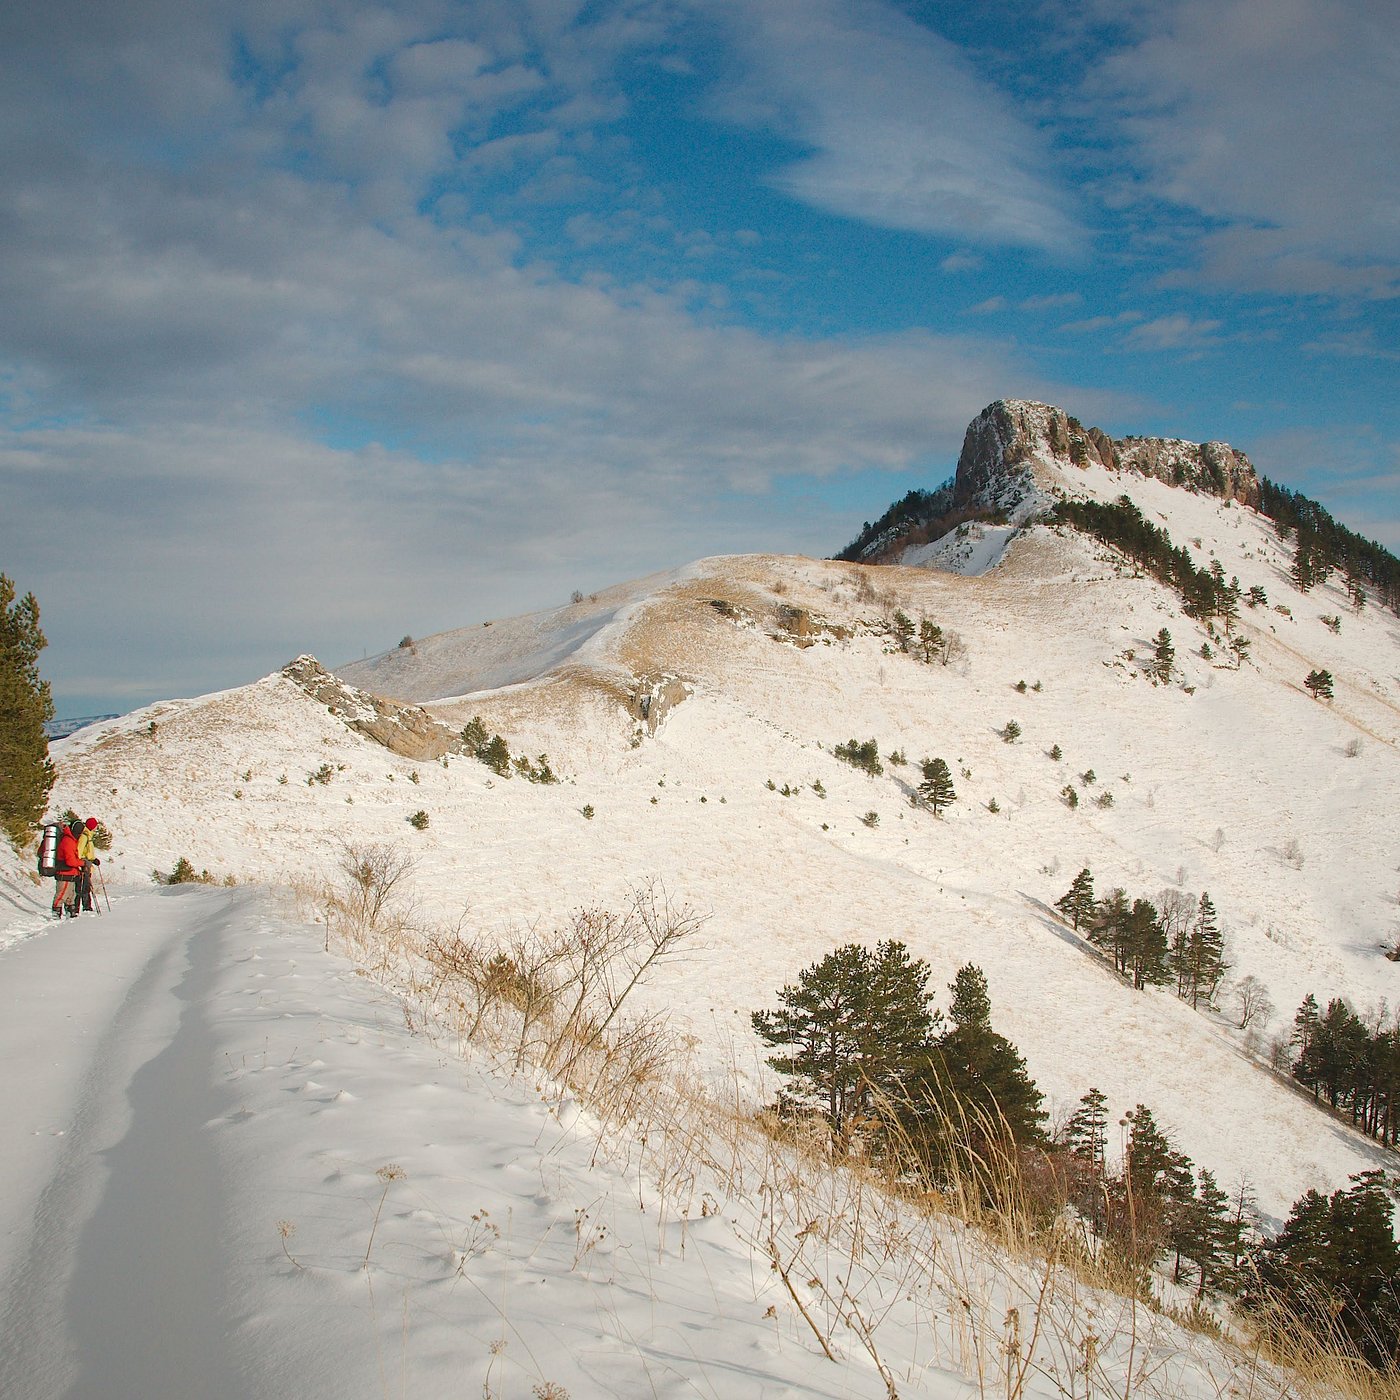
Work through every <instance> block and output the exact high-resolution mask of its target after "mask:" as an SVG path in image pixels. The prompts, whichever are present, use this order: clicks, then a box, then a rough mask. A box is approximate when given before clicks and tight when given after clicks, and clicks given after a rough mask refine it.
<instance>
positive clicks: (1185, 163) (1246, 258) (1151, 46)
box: [1089, 0, 1400, 297]
mask: <svg viewBox="0 0 1400 1400" xmlns="http://www.w3.org/2000/svg"><path fill="white" fill-rule="evenodd" d="M1149 16H1150V17H1149ZM1139 19H1140V20H1145V22H1147V23H1150V25H1151V30H1150V32H1147V33H1145V34H1143V36H1142V37H1141V38H1140V39H1139V40H1138V41H1137V42H1134V43H1133V44H1132V45H1131V46H1129V47H1128V48H1126V49H1125V50H1123V51H1121V52H1120V53H1118V54H1117V55H1115V56H1113V57H1111V58H1109V59H1108V60H1107V61H1106V62H1104V63H1102V64H1099V65H1097V66H1096V67H1095V68H1094V70H1093V72H1092V74H1091V75H1090V78H1089V84H1090V88H1091V89H1092V92H1093V93H1100V92H1103V91H1104V90H1106V89H1107V90H1109V91H1111V92H1114V93H1115V94H1116V100H1117V101H1118V103H1119V104H1120V105H1119V113H1120V118H1121V120H1122V123H1123V129H1124V131H1125V133H1126V135H1127V136H1128V138H1129V141H1130V142H1131V147H1132V148H1131V150H1130V152H1129V155H1130V158H1131V159H1132V160H1133V161H1134V162H1135V163H1136V164H1137V165H1138V167H1139V168H1140V169H1141V171H1142V172H1143V174H1144V176H1145V178H1146V180H1147V182H1148V186H1149V188H1150V190H1151V192H1152V193H1153V194H1155V195H1157V196H1158V197H1160V198H1165V199H1168V200H1171V201H1174V202H1175V203H1177V204H1181V205H1185V206H1188V207H1190V208H1192V209H1195V210H1198V211H1200V212H1201V213H1202V214H1204V215H1206V216H1208V217H1209V218H1211V219H1215V220H1222V221H1226V222H1227V223H1229V224H1230V225H1232V226H1233V227H1231V228H1229V229H1227V230H1225V231H1224V232H1223V233H1218V234H1216V235H1214V236H1212V237H1210V238H1208V239H1207V240H1206V241H1205V243H1204V246H1203V248H1202V265H1201V272H1202V274H1203V275H1204V276H1205V277H1206V278H1208V279H1209V280H1212V281H1219V282H1224V283H1228V284H1230V285H1234V286H1240V287H1244V288H1247V289H1252V290H1264V291H1272V292H1278V293H1283V294H1293V293H1305V294H1307V293H1323V294H1328V295H1339V296H1349V297H1377V296H1394V295H1396V294H1397V289H1400V256H1397V250H1400V162H1397V161H1396V155H1395V153H1396V152H1397V151H1400V82H1397V81H1396V75H1397V73H1400V11H1398V10H1397V9H1396V7H1395V5H1394V4H1393V3H1391V0H1177V3H1174V4H1170V5H1161V6H1157V7H1155V8H1154V9H1153V10H1152V11H1150V12H1148V15H1147V16H1143V15H1140V16H1139Z"/></svg>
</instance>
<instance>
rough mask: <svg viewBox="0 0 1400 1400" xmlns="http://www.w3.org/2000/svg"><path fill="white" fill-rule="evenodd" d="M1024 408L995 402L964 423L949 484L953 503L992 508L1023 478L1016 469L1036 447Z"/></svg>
mask: <svg viewBox="0 0 1400 1400" xmlns="http://www.w3.org/2000/svg"><path fill="white" fill-rule="evenodd" d="M1023 407H1024V405H1021V404H1018V403H1013V402H1009V401H1008V400H1005V399H998V400H997V402H996V403H994V404H990V405H989V406H988V407H986V408H984V409H983V410H982V412H981V413H979V414H978V415H977V417H976V418H974V419H973V420H972V422H971V423H969V424H968V427H967V433H966V434H965V435H964V437H963V446H962V453H961V454H960V455H959V457H958V470H957V476H956V477H955V478H954V483H953V504H954V506H955V507H958V508H963V507H967V506H971V505H974V504H975V505H983V506H989V507H990V506H993V505H994V504H995V503H997V502H998V499H999V498H1001V497H1005V496H1006V495H1007V494H1008V492H1009V490H1010V489H1011V488H1013V487H1014V486H1016V485H1017V484H1019V483H1020V482H1021V480H1022V478H1023V477H1024V476H1025V475H1026V473H1025V472H1024V471H1023V470H1019V469H1020V468H1021V466H1022V464H1023V463H1024V462H1025V461H1026V459H1027V458H1028V457H1029V456H1030V455H1031V453H1032V452H1033V451H1034V450H1035V447H1036V446H1037V445H1039V442H1040V434H1039V432H1038V431H1037V430H1036V427H1035V425H1033V424H1032V423H1030V422H1029V421H1028V420H1027V419H1026V416H1025V414H1024V413H1023V412H1021V411H1020V410H1022V409H1023Z"/></svg>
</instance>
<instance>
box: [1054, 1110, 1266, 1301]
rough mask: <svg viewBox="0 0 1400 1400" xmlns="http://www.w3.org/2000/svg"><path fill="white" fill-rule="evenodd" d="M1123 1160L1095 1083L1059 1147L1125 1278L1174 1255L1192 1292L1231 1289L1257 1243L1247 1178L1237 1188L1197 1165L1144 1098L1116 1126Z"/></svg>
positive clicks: (1072, 1198)
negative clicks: (1114, 1157)
mask: <svg viewBox="0 0 1400 1400" xmlns="http://www.w3.org/2000/svg"><path fill="white" fill-rule="evenodd" d="M1117 1126H1118V1127H1119V1130H1120V1133H1121V1134H1122V1161H1121V1164H1119V1165H1118V1166H1116V1167H1110V1165H1109V1156H1108V1146H1109V1137H1110V1133H1109V1127H1110V1125H1109V1121H1108V1107H1107V1100H1106V1099H1105V1097H1104V1095H1103V1094H1102V1093H1101V1092H1100V1091H1099V1090H1098V1089H1090V1090H1089V1092H1088V1093H1087V1094H1085V1095H1084V1097H1083V1098H1082V1099H1081V1100H1080V1101H1079V1106H1078V1107H1077V1108H1076V1109H1075V1112H1074V1114H1073V1115H1072V1116H1071V1118H1070V1119H1069V1122H1068V1123H1067V1124H1066V1125H1065V1128H1064V1130H1063V1132H1062V1134H1061V1137H1060V1141H1059V1143H1058V1144H1057V1145H1058V1147H1059V1148H1060V1150H1061V1151H1062V1153H1063V1154H1064V1160H1065V1166H1066V1176H1065V1180H1066V1195H1067V1199H1068V1202H1069V1204H1071V1205H1072V1206H1074V1208H1075V1209H1076V1211H1078V1213H1079V1215H1080V1217H1081V1218H1082V1219H1083V1220H1085V1221H1086V1222H1088V1224H1089V1225H1090V1227H1091V1229H1092V1230H1093V1232H1094V1234H1095V1236H1096V1237H1097V1238H1098V1239H1099V1240H1100V1241H1101V1243H1102V1244H1103V1245H1104V1246H1105V1247H1106V1249H1107V1250H1108V1251H1109V1254H1110V1256H1111V1257H1112V1258H1113V1259H1116V1260H1118V1261H1120V1263H1121V1264H1122V1265H1123V1266H1125V1268H1126V1270H1127V1273H1128V1275H1129V1278H1128V1280H1127V1281H1128V1282H1129V1283H1130V1284H1131V1285H1132V1286H1135V1287H1138V1288H1144V1287H1145V1286H1146V1284H1147V1281H1148V1276H1149V1274H1150V1273H1151V1271H1152V1270H1153V1269H1154V1268H1155V1267H1156V1266H1157V1265H1158V1264H1159V1263H1161V1262H1162V1261H1163V1260H1165V1259H1166V1258H1167V1257H1169V1256H1170V1257H1171V1258H1172V1277H1173V1279H1174V1280H1175V1281H1177V1282H1181V1281H1182V1279H1183V1277H1185V1276H1186V1275H1187V1273H1188V1268H1189V1270H1190V1271H1192V1275H1193V1276H1194V1279H1195V1283H1196V1296H1197V1297H1198V1298H1199V1297H1202V1296H1204V1294H1205V1292H1206V1290H1207V1289H1214V1290H1217V1291H1219V1290H1224V1291H1235V1289H1237V1288H1238V1286H1239V1284H1240V1283H1241V1282H1242V1280H1243V1279H1244V1277H1245V1276H1246V1273H1245V1269H1244V1267H1243V1266H1244V1265H1245V1262H1246V1259H1247V1255H1248V1252H1249V1250H1250V1248H1251V1247H1252V1245H1253V1244H1254V1243H1255V1241H1256V1239H1257V1236H1256V1234H1255V1229H1256V1225H1257V1215H1256V1211H1255V1206H1254V1199H1253V1196H1252V1193H1251V1192H1250V1190H1249V1187H1248V1185H1247V1183H1244V1182H1241V1183H1240V1185H1239V1186H1238V1187H1237V1188H1236V1190H1235V1192H1234V1194H1233V1195H1231V1194H1230V1193H1228V1192H1226V1191H1224V1190H1222V1189H1221V1187H1220V1186H1219V1184H1218V1183H1217V1181H1216V1179H1215V1176H1214V1175H1213V1174H1212V1173H1211V1172H1210V1171H1209V1170H1207V1169H1206V1168H1204V1167H1201V1168H1199V1169H1197V1168H1196V1167H1195V1166H1194V1164H1193V1163H1192V1161H1191V1159H1190V1157H1188V1156H1187V1155H1186V1154H1185V1153H1184V1152H1181V1151H1179V1150H1178V1149H1177V1148H1176V1147H1175V1146H1174V1145H1173V1143H1172V1141H1171V1138H1170V1136H1169V1135H1168V1134H1167V1133H1166V1132H1165V1131H1164V1130H1163V1129H1162V1128H1161V1127H1159V1126H1158V1124H1157V1121H1156V1119H1155V1118H1154V1116H1153V1114H1152V1111H1151V1109H1149V1108H1148V1107H1147V1106H1146V1105H1145V1104H1138V1105H1137V1107H1136V1108H1134V1109H1132V1110H1130V1111H1129V1112H1128V1113H1126V1114H1125V1115H1124V1117H1123V1119H1122V1121H1121V1122H1120V1123H1119V1124H1118V1125H1117Z"/></svg>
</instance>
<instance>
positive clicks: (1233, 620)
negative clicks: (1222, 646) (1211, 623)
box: [1215, 575, 1240, 637]
mask: <svg viewBox="0 0 1400 1400" xmlns="http://www.w3.org/2000/svg"><path fill="white" fill-rule="evenodd" d="M1215 611H1216V615H1217V616H1218V617H1219V618H1220V620H1221V621H1222V622H1223V623H1224V624H1225V635H1226V636H1227V637H1228V636H1229V635H1230V633H1231V632H1232V631H1233V630H1234V628H1235V625H1236V624H1237V623H1238V622H1239V620H1240V581H1239V579H1238V578H1236V577H1234V576H1233V575H1232V576H1231V578H1230V582H1229V583H1227V584H1224V585H1222V587H1221V588H1220V590H1219V592H1218V593H1217V595H1216V603H1215Z"/></svg>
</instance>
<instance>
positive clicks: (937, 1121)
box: [910, 963, 1045, 1175]
mask: <svg viewBox="0 0 1400 1400" xmlns="http://www.w3.org/2000/svg"><path fill="white" fill-rule="evenodd" d="M948 990H949V991H950V992H951V993H952V1003H951V1006H950V1008H949V1013H948V1014H949V1018H950V1019H951V1021H952V1027H951V1029H949V1030H948V1031H947V1032H946V1033H945V1034H943V1035H942V1036H940V1037H939V1038H938V1039H937V1040H936V1041H935V1042H934V1045H933V1053H932V1055H931V1056H930V1058H929V1061H928V1064H927V1067H926V1068H925V1069H923V1070H922V1071H919V1072H916V1074H915V1076H914V1078H913V1080H912V1081H911V1086H910V1101H911V1120H910V1132H911V1136H912V1137H913V1138H914V1139H915V1141H916V1142H917V1143H918V1144H919V1145H920V1146H921V1148H922V1149H923V1151H924V1153H925V1154H926V1156H927V1159H928V1161H929V1163H930V1165H931V1167H932V1169H933V1170H934V1172H935V1175H936V1174H938V1172H939V1171H940V1170H941V1169H942V1168H943V1167H945V1166H946V1165H948V1163H949V1162H950V1161H952V1160H953V1159H955V1158H962V1159H963V1160H964V1162H968V1161H970V1162H972V1163H974V1164H983V1165H984V1164H985V1163H986V1162H987V1161H988V1160H989V1149H990V1148H993V1147H995V1146H998V1145H999V1146H1001V1147H1003V1148H1004V1147H1006V1146H1007V1145H1008V1144H1007V1143H1006V1139H1007V1138H1009V1139H1010V1142H1011V1143H1014V1144H1020V1145H1024V1144H1028V1143H1033V1142H1038V1141H1039V1140H1040V1139H1041V1137H1042V1136H1043V1130H1042V1126H1041V1125H1042V1123H1043V1122H1044V1119H1045V1113H1044V1110H1043V1109H1042V1108H1041V1106H1040V1105H1041V1102H1042V1099H1043V1095H1042V1094H1041V1092H1040V1090H1039V1089H1038V1088H1037V1087H1036V1085H1035V1081H1034V1080H1033V1079H1031V1077H1030V1075H1029V1074H1028V1073H1027V1070H1026V1062H1025V1060H1024V1059H1023V1058H1022V1057H1021V1054H1020V1052H1019V1051H1018V1050H1017V1049H1016V1047H1015V1046H1014V1045H1013V1044H1012V1043H1011V1042H1010V1041H1009V1040H1007V1039H1006V1037H1005V1036H1003V1035H999V1034H998V1033H997V1032H996V1031H994V1030H993V1029H992V1005H991V998H990V996H989V995H988V992H987V979H986V976H985V975H984V974H983V972H982V970H981V969H980V968H979V967H976V966H975V965H973V964H972V963H968V964H966V965H965V966H963V967H961V968H959V969H958V972H957V976H956V977H955V978H954V980H953V981H952V982H951V983H950V984H949V987H948ZM964 1154H971V1155H970V1156H965V1155H964Z"/></svg>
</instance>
